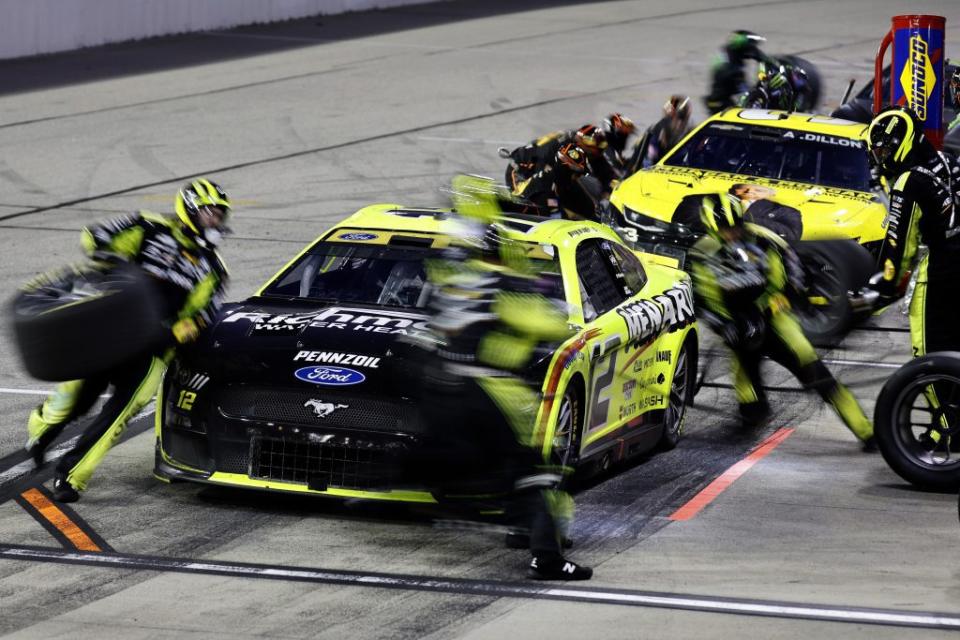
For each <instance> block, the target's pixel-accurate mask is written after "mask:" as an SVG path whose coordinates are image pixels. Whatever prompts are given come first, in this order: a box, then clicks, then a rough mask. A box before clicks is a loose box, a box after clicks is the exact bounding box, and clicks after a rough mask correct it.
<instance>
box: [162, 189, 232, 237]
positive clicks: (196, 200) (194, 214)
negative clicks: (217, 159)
mask: <svg viewBox="0 0 960 640" xmlns="http://www.w3.org/2000/svg"><path fill="white" fill-rule="evenodd" d="M203 207H215V208H218V209H221V210H222V211H223V222H222V223H221V224H220V227H223V228H225V227H226V221H227V216H228V215H229V213H230V208H231V207H230V198H228V197H227V194H226V193H224V191H223V189H221V188H220V185H218V184H217V183H216V182H213V181H211V180H207V179H206V178H197V179H196V180H194V181H193V182H191V183H190V184H187V185H184V186H183V188H182V189H180V191H179V192H178V193H177V201H176V204H175V205H174V209H175V210H176V212H177V217H178V218H180V221H181V222H182V223H183V224H184V225H185V226H186V227H187V228H188V229H190V230H191V231H193V232H194V233H195V234H197V235H200V234H201V233H202V230H203V227H202V226H201V224H200V223H199V221H198V216H199V215H200V210H201V209H202V208H203Z"/></svg>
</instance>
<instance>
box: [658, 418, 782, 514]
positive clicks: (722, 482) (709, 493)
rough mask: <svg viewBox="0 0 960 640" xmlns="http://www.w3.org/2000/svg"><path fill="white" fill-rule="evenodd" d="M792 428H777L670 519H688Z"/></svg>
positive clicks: (773, 447) (775, 444) (766, 452)
mask: <svg viewBox="0 0 960 640" xmlns="http://www.w3.org/2000/svg"><path fill="white" fill-rule="evenodd" d="M793 432H794V430H793V429H779V430H778V431H776V432H775V433H774V434H773V435H771V436H770V437H769V438H767V439H766V440H764V441H763V442H761V443H760V444H759V445H757V448H756V449H754V450H753V451H751V452H750V455H748V456H747V457H746V458H744V459H743V460H741V461H740V462H738V463H737V464H735V465H733V466H732V467H730V468H729V469H727V470H726V471H724V472H723V473H722V474H721V475H720V477H718V478H717V479H716V480H714V481H713V482H711V483H710V484H708V485H707V486H706V487H704V488H703V490H701V491H700V493H698V494H697V495H695V496H693V498H692V499H691V500H690V501H689V502H687V503H686V504H685V505H683V506H682V507H680V508H679V509H677V510H676V511H674V512H673V513H672V514H671V515H670V519H671V520H689V519H690V518H692V517H693V516H695V515H697V514H698V513H700V511H701V510H702V509H703V508H704V507H706V506H707V505H708V504H710V503H711V502H713V501H714V500H715V499H716V497H717V496H719V495H720V494H721V493H723V492H724V491H725V490H726V489H727V487H729V486H730V485H731V484H733V483H734V482H736V480H737V478H739V477H740V476H742V475H743V474H745V473H746V472H747V471H749V470H750V467H752V466H753V465H755V464H757V463H758V462H760V461H761V460H763V459H764V458H765V457H767V455H769V454H770V452H771V451H773V450H774V449H776V448H777V446H779V445H780V443H781V442H783V441H784V440H786V439H787V438H789V437H790V434H791V433H793Z"/></svg>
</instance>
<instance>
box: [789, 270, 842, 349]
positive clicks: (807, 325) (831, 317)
mask: <svg viewBox="0 0 960 640" xmlns="http://www.w3.org/2000/svg"><path fill="white" fill-rule="evenodd" d="M808 259H809V258H808ZM813 266H815V268H813V269H810V274H811V276H812V277H811V278H810V289H809V294H810V295H811V296H819V297H822V298H826V299H827V300H841V299H842V298H841V296H843V298H846V296H847V291H846V288H845V287H844V286H843V285H842V284H841V283H840V278H839V277H838V276H837V273H836V271H834V270H833V268H832V267H830V266H829V265H827V264H824V263H823V262H820V261H817V262H816V264H815V265H813ZM838 306H839V305H837V304H836V303H832V304H829V305H826V306H819V305H814V304H809V305H806V307H805V308H803V309H802V310H801V309H798V310H797V313H798V315H799V316H800V319H801V324H802V325H803V328H804V330H805V331H810V332H815V333H824V332H829V331H831V330H832V329H833V327H835V326H836V324H837V322H838V321H839V320H840V318H842V317H843V313H842V312H841V311H840V310H839V309H838Z"/></svg>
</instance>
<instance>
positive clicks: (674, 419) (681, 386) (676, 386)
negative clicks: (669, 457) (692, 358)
mask: <svg viewBox="0 0 960 640" xmlns="http://www.w3.org/2000/svg"><path fill="white" fill-rule="evenodd" d="M687 377H688V376H687V350H686V349H681V350H680V353H679V354H677V367H676V369H675V370H674V372H673V382H672V383H671V385H670V397H669V402H668V403H667V408H666V411H665V412H664V416H663V428H664V433H666V434H667V437H669V438H670V439H676V437H677V436H678V435H680V428H681V426H682V425H683V414H684V412H685V411H686V410H687V404H686V399H687V383H688V380H687Z"/></svg>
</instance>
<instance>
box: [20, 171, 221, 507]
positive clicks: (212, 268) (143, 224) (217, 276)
mask: <svg viewBox="0 0 960 640" xmlns="http://www.w3.org/2000/svg"><path fill="white" fill-rule="evenodd" d="M229 211H230V200H229V199H228V198H227V195H226V194H225V193H224V192H223V190H222V189H221V188H220V187H219V186H217V185H216V184H215V183H213V182H211V181H209V180H206V179H203V178H201V179H198V180H196V181H194V182H192V183H190V184H188V185H186V186H184V187H183V189H181V190H180V192H179V193H178V194H177V199H176V215H173V216H162V215H157V214H155V213H150V212H147V211H142V212H140V213H138V214H137V215H133V216H126V217H122V218H118V219H116V220H112V221H110V222H106V223H103V224H98V225H94V226H91V227H87V228H86V229H84V230H83V236H82V244H83V249H84V251H85V252H86V253H87V255H89V256H91V257H99V256H102V255H103V254H108V256H109V257H110V258H111V259H116V258H120V259H123V260H128V261H130V262H132V263H134V264H136V265H138V266H139V267H140V268H141V269H143V271H144V272H145V273H147V274H148V275H149V276H152V277H153V278H154V279H155V280H156V284H157V287H156V288H157V292H158V295H160V296H161V298H162V302H163V304H164V305H165V306H164V308H165V309H166V310H167V314H168V318H169V324H170V327H171V329H170V331H171V333H170V344H169V345H162V346H158V347H157V349H156V351H154V352H147V353H142V354H139V355H138V356H136V357H134V358H132V359H130V360H129V361H128V362H126V363H125V364H123V365H121V366H119V367H117V368H116V369H114V370H113V371H109V372H107V373H104V374H101V375H98V376H96V377H93V378H89V379H85V380H74V381H71V382H64V383H62V384H60V385H59V386H58V387H57V390H56V391H55V392H54V393H53V394H52V395H51V396H50V397H48V398H47V400H46V401H45V402H44V403H43V404H42V405H40V406H39V407H38V408H37V409H35V410H34V411H33V412H32V413H31V414H30V417H29V420H28V423H27V429H28V431H29V441H28V442H27V450H28V451H29V452H30V453H31V455H32V456H33V459H34V461H35V462H36V464H37V466H38V467H39V466H41V465H42V464H43V460H44V452H45V451H46V449H47V447H48V446H49V445H50V443H51V442H53V440H54V439H55V438H56V437H57V435H59V434H60V432H61V431H62V430H63V428H64V427H65V426H66V425H67V424H68V423H69V422H71V421H72V420H75V419H77V418H79V417H81V416H83V415H85V414H86V413H87V412H89V411H90V409H91V408H92V407H93V405H94V403H95V402H96V401H97V399H98V398H99V397H100V395H101V394H103V393H104V392H105V391H106V390H107V388H108V387H111V386H112V387H113V394H112V395H111V396H110V398H109V399H107V401H106V403H105V404H104V405H103V408H102V409H101V410H100V413H99V414H97V415H96V416H95V417H94V418H93V420H92V421H91V422H90V424H89V425H88V426H87V427H86V428H85V429H84V431H83V434H82V435H81V436H80V439H79V440H78V441H77V443H76V444H75V445H74V447H73V448H72V449H71V450H70V451H68V452H67V453H66V455H64V456H63V458H61V459H60V462H59V463H58V464H57V469H56V475H55V477H54V483H53V495H54V498H55V499H57V500H58V501H60V502H75V501H76V500H78V499H79V498H80V494H79V492H80V491H83V490H84V489H86V487H87V483H88V482H89V480H90V477H91V475H93V472H94V470H95V469H96V468H97V465H98V464H100V462H101V460H103V457H104V456H105V455H106V454H107V451H108V450H109V449H110V447H112V446H113V445H114V444H116V443H117V441H118V440H119V439H120V436H121V435H122V434H123V431H124V429H125V428H126V425H127V422H128V421H129V420H130V419H131V418H133V417H134V416H136V415H137V413H138V412H139V411H140V410H141V409H142V408H143V407H144V406H145V405H146V404H147V403H149V402H150V401H151V400H152V399H153V396H154V394H155V393H156V391H157V387H158V385H159V383H160V379H161V377H162V376H163V372H164V369H165V367H166V364H167V362H169V360H170V358H171V357H172V356H173V352H174V349H173V348H171V347H170V345H174V346H175V345H179V344H186V343H189V342H192V341H194V340H195V339H196V338H197V336H198V334H199V333H200V331H201V330H203V329H204V328H205V327H207V326H208V325H209V324H210V323H211V321H212V320H213V318H214V316H215V314H216V312H217V309H218V308H219V307H220V305H221V304H222V302H223V291H224V286H225V284H226V279H227V271H226V268H225V267H224V265H223V262H222V261H221V259H220V256H219V255H218V254H217V252H216V249H215V247H216V246H217V244H218V243H219V242H220V239H221V238H222V236H223V233H225V232H226V231H227V227H226V220H227V216H228V214H229Z"/></svg>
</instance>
